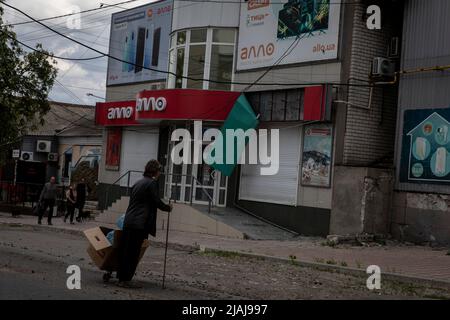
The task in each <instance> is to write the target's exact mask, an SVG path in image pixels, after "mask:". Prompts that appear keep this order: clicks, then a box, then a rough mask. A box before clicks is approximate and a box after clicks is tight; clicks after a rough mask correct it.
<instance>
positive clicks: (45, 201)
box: [38, 177, 58, 226]
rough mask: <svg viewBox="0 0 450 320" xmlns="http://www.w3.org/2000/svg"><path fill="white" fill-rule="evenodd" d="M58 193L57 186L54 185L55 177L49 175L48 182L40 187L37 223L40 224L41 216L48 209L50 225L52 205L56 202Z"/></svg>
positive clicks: (50, 222)
mask: <svg viewBox="0 0 450 320" xmlns="http://www.w3.org/2000/svg"><path fill="white" fill-rule="evenodd" d="M57 193H58V186H57V185H56V178H55V177H51V178H50V182H47V183H46V184H45V186H44V188H43V189H42V192H41V196H40V197H39V217H38V224H42V217H43V216H44V213H45V211H46V210H47V208H48V209H49V210H48V220H47V221H48V225H49V226H51V225H52V217H53V207H54V206H55V203H56V196H57Z"/></svg>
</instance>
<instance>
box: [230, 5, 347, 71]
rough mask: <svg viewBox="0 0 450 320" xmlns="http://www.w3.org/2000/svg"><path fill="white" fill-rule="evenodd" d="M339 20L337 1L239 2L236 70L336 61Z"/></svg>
mask: <svg viewBox="0 0 450 320" xmlns="http://www.w3.org/2000/svg"><path fill="white" fill-rule="evenodd" d="M339 17H340V2H339V1H334V2H331V3H330V0H278V1H270V0H249V1H246V2H243V3H242V4H241V16H240V25H239V44H238V62H237V69H238V70H249V69H254V68H262V67H268V66H271V65H274V64H278V65H285V64H292V63H301V62H309V61H319V60H329V59H336V58H337V53H338V40H339V38H338V34H339ZM283 56H284V57H283Z"/></svg>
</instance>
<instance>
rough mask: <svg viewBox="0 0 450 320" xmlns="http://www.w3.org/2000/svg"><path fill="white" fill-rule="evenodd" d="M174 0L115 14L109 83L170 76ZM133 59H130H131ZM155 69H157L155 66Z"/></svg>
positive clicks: (149, 79)
mask: <svg viewBox="0 0 450 320" xmlns="http://www.w3.org/2000/svg"><path fill="white" fill-rule="evenodd" d="M172 9H173V1H172V0H165V1H158V2H155V3H152V4H149V5H144V6H140V7H137V8H133V9H129V10H125V11H121V12H118V13H115V14H113V15H112V21H111V36H110V42H109V54H110V55H111V56H113V57H116V58H118V59H120V60H123V61H118V60H115V59H111V58H110V59H109V61H108V73H107V74H108V78H107V79H108V80H107V85H114V84H125V83H134V82H141V81H154V80H164V79H166V74H165V73H161V72H157V71H154V70H167V57H168V56H169V34H170V31H171V23H172ZM127 62H130V63H127ZM152 69H153V70H152Z"/></svg>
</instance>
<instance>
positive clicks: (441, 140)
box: [400, 108, 450, 184]
mask: <svg viewBox="0 0 450 320" xmlns="http://www.w3.org/2000/svg"><path fill="white" fill-rule="evenodd" d="M449 120H450V109H449V108H442V109H417V110H406V111H405V113H404V118H403V137H402V153H401V159H400V161H401V164H400V182H408V183H431V184H433V183H438V184H442V183H445V184H448V183H450V153H449V152H450V122H449Z"/></svg>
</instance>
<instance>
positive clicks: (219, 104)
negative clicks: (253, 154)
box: [95, 89, 240, 127]
mask: <svg viewBox="0 0 450 320" xmlns="http://www.w3.org/2000/svg"><path fill="white" fill-rule="evenodd" d="M239 95H240V93H239V92H230V91H214V90H189V89H171V90H148V91H147V90H144V91H141V92H139V93H138V95H137V97H136V100H134V101H119V102H99V103H97V104H96V106H95V123H96V124H97V125H100V126H108V127H111V126H120V127H123V126H136V125H142V124H143V123H146V122H148V121H152V122H155V121H161V120H210V121H224V120H225V119H226V118H227V116H228V113H229V112H230V110H231V109H232V108H233V105H234V103H235V102H236V100H237V98H238V97H239Z"/></svg>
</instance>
